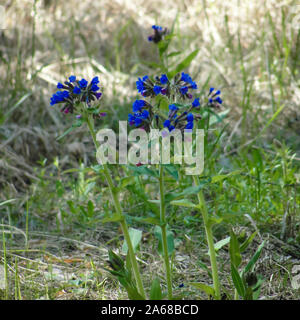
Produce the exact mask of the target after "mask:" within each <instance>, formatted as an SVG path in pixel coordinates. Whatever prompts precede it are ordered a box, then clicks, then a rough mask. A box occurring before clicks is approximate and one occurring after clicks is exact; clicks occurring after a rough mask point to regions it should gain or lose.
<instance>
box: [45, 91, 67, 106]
mask: <svg viewBox="0 0 300 320" xmlns="http://www.w3.org/2000/svg"><path fill="white" fill-rule="evenodd" d="M69 96H70V94H69V92H68V91H67V90H64V91H57V92H56V93H54V94H53V95H52V97H51V98H50V105H51V106H53V105H55V104H57V103H60V102H64V101H65V100H66V99H67V98H68V97H69Z"/></svg>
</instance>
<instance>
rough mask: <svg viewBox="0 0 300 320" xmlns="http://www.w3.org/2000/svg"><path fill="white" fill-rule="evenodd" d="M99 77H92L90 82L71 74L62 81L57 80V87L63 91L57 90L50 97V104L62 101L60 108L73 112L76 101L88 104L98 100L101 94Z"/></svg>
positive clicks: (66, 111)
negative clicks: (66, 79)
mask: <svg viewBox="0 0 300 320" xmlns="http://www.w3.org/2000/svg"><path fill="white" fill-rule="evenodd" d="M99 82H100V81H99V78H98V77H94V78H93V79H92V81H91V82H90V83H88V81H87V80H86V79H84V78H82V79H81V80H77V79H76V76H74V75H72V76H70V77H69V79H68V81H65V82H64V83H61V82H58V83H57V88H58V89H63V91H57V92H56V93H54V94H53V95H52V97H51V98H50V105H51V106H53V105H55V104H59V103H63V104H65V105H64V107H63V108H62V109H61V111H62V112H64V113H69V112H70V113H73V111H74V107H75V104H76V103H77V102H85V103H87V104H88V105H90V103H91V101H94V100H99V99H100V97H101V96H102V93H101V92H98V91H99V90H100V87H99V86H98V84H99Z"/></svg>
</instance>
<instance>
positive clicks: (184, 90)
mask: <svg viewBox="0 0 300 320" xmlns="http://www.w3.org/2000/svg"><path fill="white" fill-rule="evenodd" d="M188 90H189V88H188V87H186V86H184V87H181V88H180V92H181V94H182V95H185V94H186V93H187V92H188Z"/></svg>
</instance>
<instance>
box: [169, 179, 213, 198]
mask: <svg viewBox="0 0 300 320" xmlns="http://www.w3.org/2000/svg"><path fill="white" fill-rule="evenodd" d="M207 183H208V180H203V181H201V182H200V184H199V186H192V187H188V188H186V189H184V190H183V191H182V192H179V193H175V192H170V193H166V195H165V200H166V202H169V201H172V200H175V199H178V198H183V197H185V196H187V195H192V194H197V193H198V192H199V191H200V190H201V189H202V188H203V187H204V185H205V184H207Z"/></svg>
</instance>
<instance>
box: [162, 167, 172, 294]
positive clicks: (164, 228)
mask: <svg viewBox="0 0 300 320" xmlns="http://www.w3.org/2000/svg"><path fill="white" fill-rule="evenodd" d="M159 194H160V224H161V236H162V245H163V253H164V261H165V268H166V277H167V288H168V299H169V300H171V299H172V296H173V293H172V273H171V267H170V261H169V252H168V242H167V222H166V206H165V195H164V178H163V166H162V165H160V166H159Z"/></svg>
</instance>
